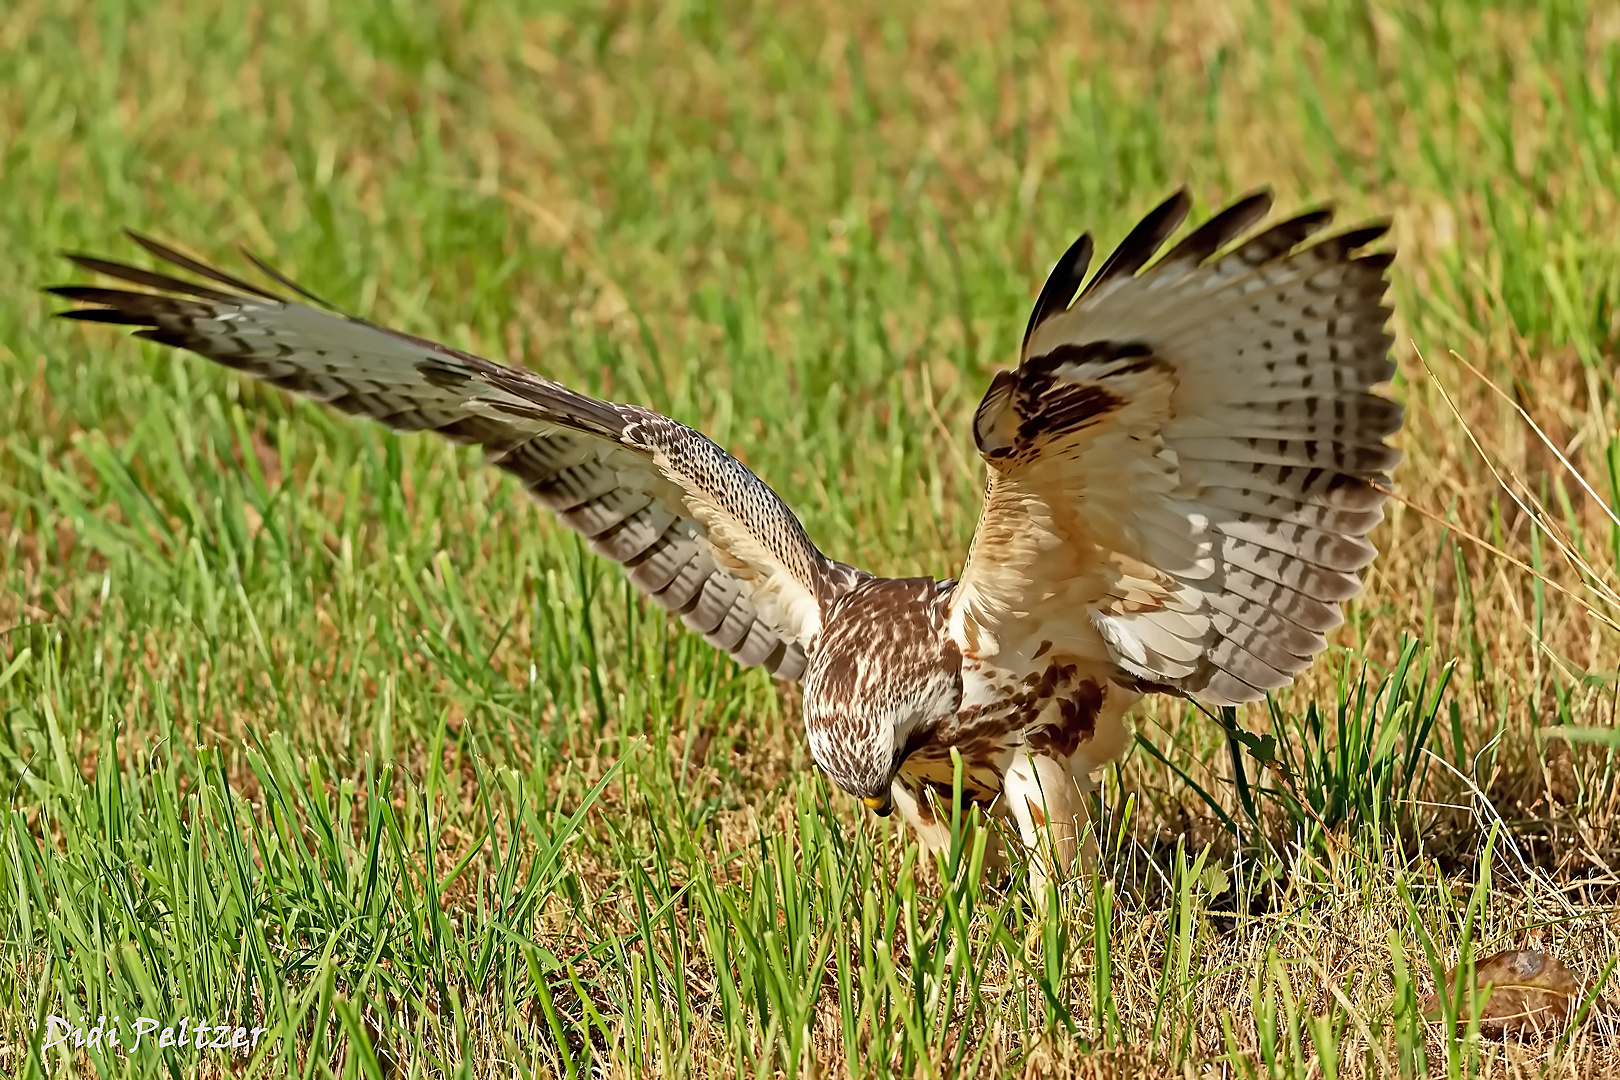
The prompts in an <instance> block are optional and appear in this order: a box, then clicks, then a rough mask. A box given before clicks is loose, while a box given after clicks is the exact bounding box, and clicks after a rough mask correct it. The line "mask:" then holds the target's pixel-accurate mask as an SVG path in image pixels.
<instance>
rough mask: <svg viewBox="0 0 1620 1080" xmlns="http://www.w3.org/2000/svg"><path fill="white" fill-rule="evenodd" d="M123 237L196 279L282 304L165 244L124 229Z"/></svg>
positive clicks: (237, 299)
mask: <svg viewBox="0 0 1620 1080" xmlns="http://www.w3.org/2000/svg"><path fill="white" fill-rule="evenodd" d="M124 235H125V236H127V237H129V238H130V239H131V240H133V241H135V243H137V244H139V245H140V246H141V247H142V248H143V249H145V251H146V252H147V254H149V255H154V256H156V257H157V258H159V259H162V260H163V261H164V262H166V263H172V264H173V265H175V266H178V267H180V268H181V269H184V270H190V271H191V272H192V273H193V274H196V275H197V276H198V277H205V278H207V279H208V280H209V281H212V282H215V283H217V284H220V285H224V286H227V287H229V288H232V289H241V290H242V291H243V292H245V293H247V294H248V295H249V296H256V297H259V298H260V299H262V300H273V301H275V302H276V303H278V304H279V303H281V302H282V297H279V296H277V295H276V294H275V293H273V292H270V291H268V290H266V289H265V288H264V287H263V286H260V285H254V284H253V283H252V282H249V281H243V280H242V279H241V278H239V277H233V276H231V275H230V274H227V273H225V272H224V271H223V270H218V269H215V268H214V267H212V266H209V265H208V264H207V263H202V262H198V261H197V260H196V259H193V258H192V257H191V256H189V255H184V254H182V253H180V252H178V251H176V250H175V249H174V248H172V247H170V246H169V245H168V244H165V243H163V242H162V241H159V240H154V239H152V238H151V237H150V236H146V235H143V234H141V233H138V232H136V231H135V230H134V229H125V230H124ZM219 298H220V297H219V294H215V296H213V297H210V298H209V299H219ZM224 299H227V300H230V301H233V302H237V303H240V302H241V299H242V298H241V297H239V296H230V297H224Z"/></svg>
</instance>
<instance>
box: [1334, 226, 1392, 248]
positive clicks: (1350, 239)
mask: <svg viewBox="0 0 1620 1080" xmlns="http://www.w3.org/2000/svg"><path fill="white" fill-rule="evenodd" d="M1390 225H1391V221H1390V219H1389V218H1375V219H1374V220H1372V221H1369V222H1366V223H1364V224H1362V225H1358V226H1356V227H1355V228H1354V229H1346V230H1345V231H1344V232H1342V233H1340V234H1339V235H1337V236H1335V237H1332V238H1331V240H1330V242H1331V243H1333V244H1336V245H1338V247H1339V250H1341V251H1345V252H1350V251H1355V250H1356V249H1357V248H1364V247H1366V246H1367V245H1368V244H1370V243H1372V242H1373V241H1375V240H1378V239H1381V238H1382V237H1383V236H1384V235H1385V234H1386V233H1388V232H1389V229H1390Z"/></svg>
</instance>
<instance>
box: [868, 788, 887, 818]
mask: <svg viewBox="0 0 1620 1080" xmlns="http://www.w3.org/2000/svg"><path fill="white" fill-rule="evenodd" d="M861 802H862V803H864V804H865V806H866V808H867V809H868V810H870V811H872V813H874V814H876V815H877V816H878V817H888V816H889V815H890V814H892V813H894V796H892V795H890V794H889V793H888V792H884V793H883V794H882V795H873V796H871V797H870V798H866V799H862V800H861Z"/></svg>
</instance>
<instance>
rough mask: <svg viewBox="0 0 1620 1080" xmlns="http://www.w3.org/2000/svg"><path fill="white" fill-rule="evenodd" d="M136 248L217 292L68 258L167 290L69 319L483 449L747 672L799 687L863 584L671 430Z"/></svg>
mask: <svg viewBox="0 0 1620 1080" xmlns="http://www.w3.org/2000/svg"><path fill="white" fill-rule="evenodd" d="M130 235H131V236H132V237H133V238H134V239H135V240H136V242H137V243H139V244H140V245H141V246H142V247H143V248H145V249H146V250H147V251H148V252H149V253H151V254H152V255H154V256H156V257H157V258H159V259H161V260H163V261H164V262H167V263H169V264H171V265H172V266H175V267H178V268H180V269H182V270H187V271H190V272H191V273H192V274H194V275H196V276H197V277H199V278H201V279H203V281H202V282H196V281H189V280H185V279H182V278H177V277H173V276H170V275H169V274H166V273H156V272H153V271H149V270H142V269H139V268H137V267H132V266H126V265H123V264H120V263H114V262H108V261H106V260H102V259H96V258H90V257H88V256H70V257H71V258H73V260H74V261H75V262H76V263H78V264H79V265H80V266H82V267H84V268H85V269H88V270H91V271H94V272H97V273H101V274H105V275H107V276H110V277H113V278H116V279H119V280H120V281H121V282H123V283H125V284H128V285H135V286H140V287H142V288H144V289H147V290H151V291H139V292H137V291H132V290H130V289H127V288H120V289H108V288H101V287H96V286H85V285H69V286H60V287H57V288H55V289H53V290H51V291H52V292H55V293H57V294H58V295H60V296H63V297H66V298H67V299H69V300H72V301H75V302H77V303H80V304H83V305H87V306H84V307H80V308H76V309H73V310H69V311H64V312H62V313H61V314H62V315H63V316H64V317H67V318H73V319H80V320H84V321H89V322H105V323H115V324H123V325H131V326H137V327H141V328H142V329H140V330H138V331H137V335H138V336H140V337H144V338H148V339H150V340H153V341H157V342H161V343H163V344H165V345H172V346H175V347H176V348H181V349H188V350H190V351H192V352H195V353H198V354H200V355H202V356H205V357H207V358H208V359H210V360H213V361H215V362H217V363H220V364H224V365H226V366H227V367H232V368H236V369H238V370H240V371H244V372H246V373H247V374H249V375H252V376H255V377H256V378H260V379H263V380H265V381H266V382H270V383H273V384H275V385H277V386H280V387H282V388H284V389H287V390H290V391H293V392H294V393H298V394H302V395H304V396H306V397H311V398H315V399H316V400H318V401H324V402H326V403H327V404H329V405H331V406H333V407H334V408H337V409H341V410H342V411H344V412H348V413H353V414H356V415H360V416H367V417H370V418H372V419H375V420H379V421H381V422H383V423H385V424H387V425H389V426H390V427H392V428H395V429H397V430H401V431H419V430H426V431H436V432H438V433H439V434H440V435H443V436H445V437H446V438H449V439H452V440H454V441H456V442H459V443H470V444H475V445H478V446H481V447H482V448H483V449H484V452H485V453H486V454H487V455H488V457H489V459H490V460H491V461H492V462H493V463H495V464H497V465H499V466H500V467H501V468H503V469H505V470H507V471H508V472H510V473H512V474H513V475H514V476H516V477H517V478H518V479H519V480H520V481H521V482H522V483H523V485H524V487H525V488H527V489H528V490H529V492H530V493H531V494H533V495H534V497H535V498H537V499H538V500H539V501H540V502H542V503H544V504H545V505H546V506H548V507H550V508H551V509H552V510H554V511H555V512H556V513H557V515H558V516H559V517H560V518H561V519H562V520H563V521H564V522H565V523H566V524H568V525H569V526H570V527H572V528H574V529H575V530H577V531H579V532H580V533H582V534H583V535H584V536H585V537H586V538H587V539H588V540H589V542H590V544H591V546H592V547H593V548H594V549H595V550H596V551H597V552H598V553H600V554H602V555H604V556H606V557H608V558H610V559H613V560H615V561H617V562H619V563H622V564H624V565H625V567H626V568H627V570H628V573H629V576H630V579H631V580H632V581H633V582H634V583H635V584H636V585H637V587H639V588H640V589H641V590H642V591H644V592H646V593H647V594H649V595H650V596H651V597H652V598H653V599H654V600H656V601H657V602H658V603H659V604H661V605H663V606H664V607H666V608H668V609H671V610H673V611H676V612H678V613H679V614H680V615H681V618H682V619H683V620H684V621H685V622H686V624H687V625H688V626H690V627H691V628H692V629H694V630H696V631H698V632H699V633H701V634H702V635H703V636H704V637H705V638H707V639H708V640H709V641H710V642H712V643H713V644H714V645H716V646H718V647H720V648H722V649H725V650H726V651H727V652H729V653H730V654H731V655H733V656H734V657H736V658H737V659H738V660H739V661H740V662H742V663H744V664H763V665H764V666H765V667H766V668H767V669H768V670H770V671H771V672H772V673H774V674H775V675H777V676H778V677H781V678H784V679H794V678H797V677H798V676H799V674H800V673H801V672H802V671H803V669H804V665H805V649H806V648H807V647H808V646H809V644H810V643H811V641H812V640H813V639H814V638H815V636H816V634H817V633H819V631H820V627H821V611H822V608H823V605H824V604H825V603H827V602H829V601H830V600H831V599H832V598H833V597H834V596H836V595H837V594H838V593H840V592H842V591H843V590H844V589H847V588H848V587H850V586H851V585H852V584H853V583H854V582H855V581H856V580H858V579H859V578H860V577H861V576H862V575H861V574H860V573H859V572H858V571H856V570H854V569H852V568H851V567H847V566H844V565H842V564H840V563H835V562H833V561H832V560H830V559H828V558H827V557H826V556H824V555H823V554H822V553H821V552H820V551H819V550H817V548H816V546H815V545H814V544H813V543H811V541H810V539H809V537H808V536H806V535H805V532H804V529H803V527H802V526H801V525H800V523H799V521H798V519H797V518H796V517H795V516H794V515H793V512H792V511H791V510H789V509H788V507H787V506H786V505H785V504H783V502H782V501H781V500H780V499H779V498H778V497H777V496H776V494H775V493H774V492H773V491H771V489H770V488H769V487H768V486H766V485H765V483H764V482H762V481H761V480H760V479H759V478H758V477H756V476H755V475H754V474H753V473H752V472H750V471H749V470H748V469H747V468H746V467H745V466H744V465H743V464H742V463H741V462H739V461H737V460H736V459H735V458H733V457H732V456H731V455H729V454H727V453H726V452H725V451H724V450H722V449H720V447H718V446H716V445H715V444H714V443H713V442H711V441H710V440H708V439H707V438H705V437H704V436H703V435H701V434H699V433H698V432H696V431H693V430H692V429H691V428H688V427H686V426H684V425H682V424H679V423H677V422H676V421H674V420H671V419H669V418H668V417H666V416H662V415H660V414H658V413H656V412H653V411H651V410H648V409H644V408H639V407H637V406H633V405H620V404H614V403H611V402H605V401H598V400H596V399H594V398H591V397H588V396H586V395H584V394H581V393H578V392H576V391H574V390H570V389H569V388H568V387H566V386H563V385H561V384H559V383H556V382H553V381H551V380H549V379H545V378H542V377H540V376H538V375H534V374H532V373H530V372H527V371H522V370H518V369H514V368H508V367H504V366H502V365H499V364H495V363H492V362H490V361H488V360H484V359H481V358H479V357H476V356H473V355H471V354H469V353H465V352H461V351H459V350H456V349H452V348H449V347H447V346H444V345H439V344H436V343H434V342H431V341H426V340H424V339H421V338H417V337H413V336H411V335H409V334H403V333H399V332H397V331H393V330H388V329H385V328H383V327H380V326H376V325H374V324H372V323H369V322H366V321H364V320H361V319H357V318H352V317H349V316H345V315H341V314H338V313H334V312H332V311H329V310H321V309H320V308H317V307H314V306H311V305H310V304H305V303H302V302H299V301H297V300H292V299H288V298H287V297H284V296H281V295H278V294H277V293H275V292H271V291H269V290H267V289H264V288H261V287H259V286H257V285H253V284H250V283H248V282H246V281H243V280H240V279H238V278H235V277H232V276H230V275H227V274H225V273H223V272H221V271H218V270H215V269H213V268H211V267H208V266H205V265H203V264H202V263H199V262H197V261H195V260H193V259H191V258H189V257H187V256H185V255H183V254H181V253H179V252H177V251H175V250H173V249H172V248H169V247H167V246H166V245H163V244H160V243H157V242H156V241H153V240H150V239H147V238H145V237H141V236H136V235H135V234H133V233H132V234H130ZM250 258H251V256H250ZM254 261H255V262H256V263H258V260H254ZM258 265H259V267H260V269H262V270H264V271H265V272H266V273H268V274H269V275H270V276H272V277H274V278H275V279H276V280H277V281H279V282H280V283H281V284H282V285H284V286H286V287H287V288H288V289H290V290H292V291H294V292H297V293H298V294H300V295H301V296H304V297H306V298H308V299H310V300H315V298H314V297H312V296H310V294H308V293H306V292H304V290H303V289H301V288H299V287H298V286H297V285H295V284H293V283H292V282H291V281H289V280H287V279H286V278H283V277H282V276H281V275H279V274H277V273H276V272H275V271H274V270H272V269H270V268H269V267H268V266H265V265H264V264H263V263H258ZM316 303H319V301H316Z"/></svg>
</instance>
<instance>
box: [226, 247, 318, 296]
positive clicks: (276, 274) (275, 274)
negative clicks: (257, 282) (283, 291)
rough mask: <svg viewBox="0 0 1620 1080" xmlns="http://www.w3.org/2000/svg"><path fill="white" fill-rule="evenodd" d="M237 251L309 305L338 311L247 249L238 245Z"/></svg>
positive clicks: (261, 271)
mask: <svg viewBox="0 0 1620 1080" xmlns="http://www.w3.org/2000/svg"><path fill="white" fill-rule="evenodd" d="M237 250H238V251H240V252H241V253H242V255H243V256H244V257H245V258H246V259H247V260H248V262H250V263H252V264H253V265H254V266H257V267H258V268H259V271H260V273H263V274H266V275H268V276H269V277H272V278H274V279H275V280H276V281H278V282H280V283H281V284H282V285H285V286H286V287H287V288H289V289H291V290H292V291H293V292H295V293H297V294H298V295H299V296H302V297H303V298H304V299H305V300H308V301H309V302H310V303H312V304H315V305H317V306H318V307H323V308H325V309H326V310H328V311H337V310H338V309H337V307H336V306H334V305H333V304H330V303H328V302H327V301H325V300H323V299H321V298H320V297H319V296H316V295H315V294H314V293H312V292H310V291H309V290H308V289H306V288H304V287H303V286H302V285H300V284H298V282H296V281H294V280H293V279H292V278H290V277H288V276H287V275H286V274H283V273H282V272H281V271H280V270H277V269H276V268H275V267H273V266H271V265H270V264H269V263H267V262H265V261H264V260H263V259H261V258H259V257H258V256H257V255H255V254H253V252H251V251H249V250H248V249H247V248H245V247H242V246H240V245H238V246H237Z"/></svg>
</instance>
